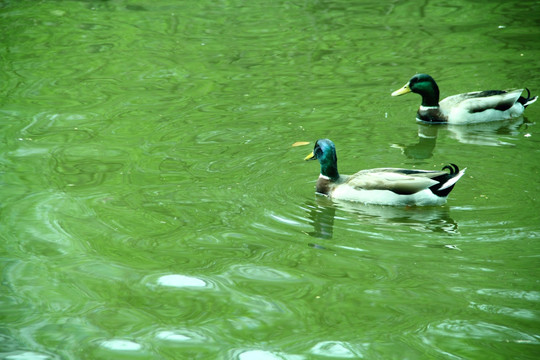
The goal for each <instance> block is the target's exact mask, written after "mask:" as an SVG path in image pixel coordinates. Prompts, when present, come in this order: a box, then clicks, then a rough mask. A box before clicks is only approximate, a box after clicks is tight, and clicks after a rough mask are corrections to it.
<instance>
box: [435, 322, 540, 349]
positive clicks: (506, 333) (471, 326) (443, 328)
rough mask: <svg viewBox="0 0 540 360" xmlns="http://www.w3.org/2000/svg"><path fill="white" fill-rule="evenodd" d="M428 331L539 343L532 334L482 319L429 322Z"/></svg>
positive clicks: (449, 335)
mask: <svg viewBox="0 0 540 360" xmlns="http://www.w3.org/2000/svg"><path fill="white" fill-rule="evenodd" d="M428 333H431V334H436V335H441V336H445V337H455V338H463V339H471V338H472V339H483V340H484V341H485V340H488V339H489V340H498V341H503V342H506V341H513V342H527V343H530V344H540V340H538V339H537V338H536V337H535V336H534V335H529V334H527V333H524V332H522V331H519V330H516V329H513V328H510V327H506V326H502V325H497V324H492V323H488V322H482V321H479V322H475V321H469V320H448V321H444V322H441V323H435V324H430V325H429V328H428Z"/></svg>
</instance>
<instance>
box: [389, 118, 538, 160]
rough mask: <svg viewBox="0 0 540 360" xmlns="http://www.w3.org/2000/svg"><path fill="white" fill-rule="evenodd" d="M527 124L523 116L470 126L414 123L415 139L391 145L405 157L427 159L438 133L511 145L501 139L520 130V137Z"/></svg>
mask: <svg viewBox="0 0 540 360" xmlns="http://www.w3.org/2000/svg"><path fill="white" fill-rule="evenodd" d="M531 124H532V123H530V122H529V121H528V120H526V119H524V118H523V117H520V118H517V119H512V120H506V121H497V122H489V123H482V124H473V125H452V124H425V123H417V125H418V142H416V143H413V144H409V145H406V144H393V145H392V146H393V147H395V148H398V149H401V151H402V152H403V154H404V155H405V156H406V157H407V158H409V159H415V160H423V159H429V158H431V157H432V156H433V151H434V150H435V146H436V144H437V137H438V135H439V132H445V131H446V132H448V133H449V135H450V137H451V138H453V139H455V140H457V141H459V142H460V143H462V144H471V145H482V146H515V145H514V144H513V143H511V142H508V141H504V140H502V139H501V138H504V137H511V138H513V137H515V136H517V135H519V134H520V133H523V134H524V136H526V135H527V130H528V128H529V126H530V125H531Z"/></svg>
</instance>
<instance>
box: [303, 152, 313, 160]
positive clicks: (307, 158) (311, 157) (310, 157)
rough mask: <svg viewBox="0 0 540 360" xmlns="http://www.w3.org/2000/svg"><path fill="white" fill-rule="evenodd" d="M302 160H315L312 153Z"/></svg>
mask: <svg viewBox="0 0 540 360" xmlns="http://www.w3.org/2000/svg"><path fill="white" fill-rule="evenodd" d="M304 160H315V154H314V153H313V151H312V152H311V154H309V155H308V156H306V157H305V158H304Z"/></svg>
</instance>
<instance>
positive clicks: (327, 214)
mask: <svg viewBox="0 0 540 360" xmlns="http://www.w3.org/2000/svg"><path fill="white" fill-rule="evenodd" d="M304 208H305V210H306V212H307V213H308V216H309V219H310V223H311V225H312V226H313V231H310V232H308V234H309V235H311V236H313V237H316V238H319V239H331V238H332V237H333V234H334V221H335V219H336V210H341V211H344V212H345V213H346V214H347V215H346V216H344V217H340V216H338V217H337V218H338V219H342V220H347V222H348V223H349V224H350V225H356V224H357V223H370V224H373V225H386V226H388V225H391V226H395V225H407V226H409V227H411V228H413V229H415V230H417V231H420V232H435V233H446V234H452V235H455V234H458V224H457V222H456V221H454V219H452V217H451V216H450V209H449V208H448V207H395V206H380V205H366V204H361V203H354V202H348V201H339V200H335V199H329V198H327V197H325V196H321V195H316V198H315V201H308V202H306V204H305V206H304ZM351 220H352V221H351ZM312 246H314V247H319V246H318V245H313V244H312ZM321 248H324V247H321Z"/></svg>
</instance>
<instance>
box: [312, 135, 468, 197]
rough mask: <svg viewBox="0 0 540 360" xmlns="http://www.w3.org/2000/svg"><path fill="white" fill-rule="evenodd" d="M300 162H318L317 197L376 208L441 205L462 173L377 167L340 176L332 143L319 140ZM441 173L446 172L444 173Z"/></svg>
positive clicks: (455, 169)
mask: <svg viewBox="0 0 540 360" xmlns="http://www.w3.org/2000/svg"><path fill="white" fill-rule="evenodd" d="M304 160H319V162H320V165H321V173H320V175H319V179H318V180H317V185H316V191H317V193H319V194H323V195H326V196H328V197H330V198H334V199H339V200H348V201H356V202H362V203H365V204H378V205H420V206H423V205H442V204H444V203H446V198H447V196H448V194H449V193H450V191H452V189H453V188H454V185H455V184H456V183H457V181H458V180H459V179H460V178H461V177H462V176H463V174H464V173H465V169H463V170H461V171H460V170H459V168H458V167H457V166H456V165H454V164H451V165H447V166H445V167H443V168H442V170H441V171H430V170H410V169H401V168H378V169H369V170H361V171H359V172H357V173H356V174H353V175H341V174H340V173H339V172H338V168H337V155H336V147H335V145H334V143H333V142H332V141H331V140H329V139H320V140H317V142H316V143H315V147H314V148H313V152H312V153H311V154H309V155H308V156H306V158H305V159H304ZM445 170H449V171H448V172H447V171H445Z"/></svg>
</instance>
